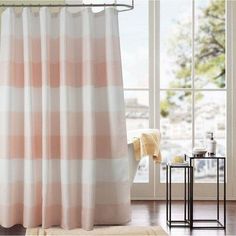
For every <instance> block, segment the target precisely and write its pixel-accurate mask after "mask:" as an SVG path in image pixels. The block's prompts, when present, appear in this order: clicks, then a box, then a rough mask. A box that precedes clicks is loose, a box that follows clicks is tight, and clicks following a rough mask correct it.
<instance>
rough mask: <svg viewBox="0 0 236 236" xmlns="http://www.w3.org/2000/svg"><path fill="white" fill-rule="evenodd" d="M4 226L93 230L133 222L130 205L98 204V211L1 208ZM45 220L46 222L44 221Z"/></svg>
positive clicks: (17, 205)
mask: <svg viewBox="0 0 236 236" xmlns="http://www.w3.org/2000/svg"><path fill="white" fill-rule="evenodd" d="M0 209H1V211H0V224H1V225H2V226H3V227H7V228H8V227H12V226H13V225H15V224H22V225H23V226H24V227H26V228H32V227H37V226H39V225H41V224H42V227H43V228H49V227H52V226H56V225H58V226H61V227H62V228H64V229H73V228H80V227H82V228H84V229H87V230H91V229H92V227H93V224H95V225H119V224H125V223H127V222H128V221H130V203H126V204H114V205H96V207H95V209H89V208H81V207H73V208H62V207H61V206H58V205H55V206H48V207H46V208H43V209H42V207H41V206H36V207H32V208H27V207H25V206H24V205H23V204H16V205H11V206H1V205H0ZM42 218H43V222H42Z"/></svg>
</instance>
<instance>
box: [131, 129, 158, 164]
mask: <svg viewBox="0 0 236 236" xmlns="http://www.w3.org/2000/svg"><path fill="white" fill-rule="evenodd" d="M160 141H161V134H160V132H157V131H153V132H150V133H149V132H148V133H141V135H140V137H138V138H134V139H133V146H134V153H135V159H136V160H137V161H139V160H140V159H141V158H142V157H144V156H152V157H153V160H154V161H155V162H158V163H160V162H161V152H160Z"/></svg>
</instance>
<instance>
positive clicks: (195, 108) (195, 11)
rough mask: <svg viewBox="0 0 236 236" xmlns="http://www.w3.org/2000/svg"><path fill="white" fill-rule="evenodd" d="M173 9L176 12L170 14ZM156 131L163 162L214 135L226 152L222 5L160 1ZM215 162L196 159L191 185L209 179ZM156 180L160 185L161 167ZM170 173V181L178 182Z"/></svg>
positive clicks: (208, 0) (213, 0)
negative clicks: (193, 178) (160, 136)
mask: <svg viewBox="0 0 236 236" xmlns="http://www.w3.org/2000/svg"><path fill="white" fill-rule="evenodd" d="M176 9H178V11H176ZM160 19H161V21H160V44H161V46H160V50H161V51H160V68H161V69H160V74H161V76H160V77H161V80H160V106H161V112H160V113H161V114H160V128H161V132H162V150H163V153H162V154H163V157H164V158H165V160H166V161H168V160H170V159H171V158H172V157H174V156H176V155H183V153H184V152H188V151H191V149H192V148H193V147H194V146H204V145H205V143H206V132H209V131H211V132H214V136H215V138H216V140H217V150H218V153H220V154H222V155H224V154H225V153H226V114H227V113H226V110H227V109H226V96H227V81H226V79H225V78H226V76H225V74H226V69H225V56H226V55H225V1H224V0H177V1H173V0H160ZM215 168H216V163H212V162H208V161H199V162H197V163H196V168H195V181H197V182H212V181H214V180H215V173H216V172H215ZM160 174H161V182H164V181H165V173H164V167H162V170H161V173H160ZM180 176H181V175H179V174H178V172H176V173H175V177H174V179H175V181H176V182H180V181H181V177H180Z"/></svg>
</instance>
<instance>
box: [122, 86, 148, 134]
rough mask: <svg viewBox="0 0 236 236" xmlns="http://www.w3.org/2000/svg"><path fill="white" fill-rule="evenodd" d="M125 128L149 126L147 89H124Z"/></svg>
mask: <svg viewBox="0 0 236 236" xmlns="http://www.w3.org/2000/svg"><path fill="white" fill-rule="evenodd" d="M125 108H126V112H125V115H126V126H127V130H135V129H143V128H149V95H148V91H125Z"/></svg>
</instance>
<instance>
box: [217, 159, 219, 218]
mask: <svg viewBox="0 0 236 236" xmlns="http://www.w3.org/2000/svg"><path fill="white" fill-rule="evenodd" d="M216 178H217V220H219V159H217V177H216Z"/></svg>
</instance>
